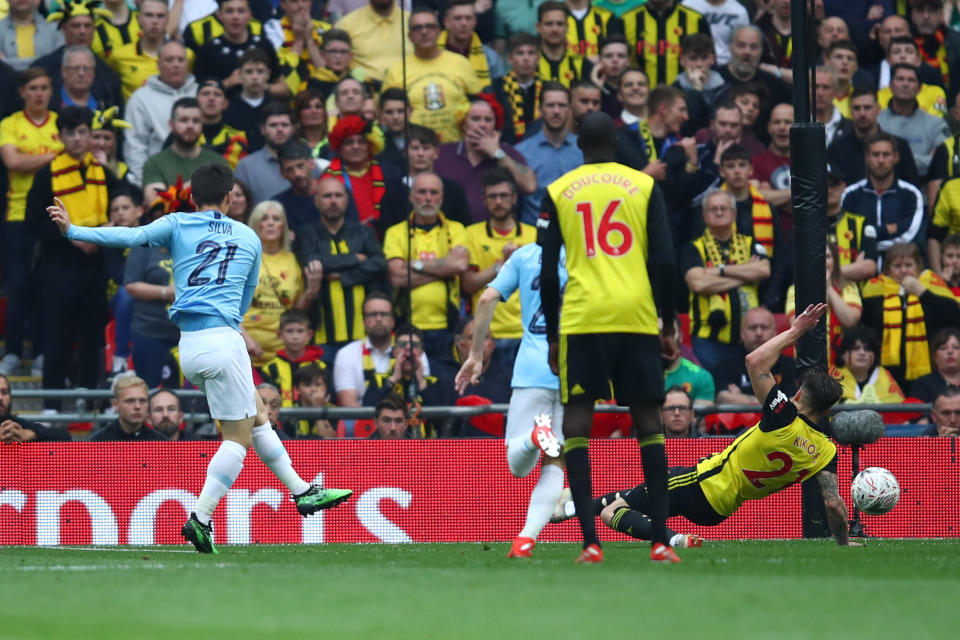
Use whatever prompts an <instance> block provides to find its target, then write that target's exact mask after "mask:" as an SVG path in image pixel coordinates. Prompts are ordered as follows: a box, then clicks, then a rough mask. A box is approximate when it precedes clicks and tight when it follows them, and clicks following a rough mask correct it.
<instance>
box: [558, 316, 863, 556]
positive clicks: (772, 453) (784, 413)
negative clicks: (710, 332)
mask: <svg viewBox="0 0 960 640" xmlns="http://www.w3.org/2000/svg"><path fill="white" fill-rule="evenodd" d="M826 310H827V305H826V304H822V303H821V304H818V305H810V306H808V307H807V309H806V311H804V312H803V313H801V314H800V315H798V316H797V319H796V321H795V322H794V323H793V326H792V327H791V328H790V329H787V330H786V331H784V332H782V333H780V334H779V335H777V336H775V337H773V338H771V339H770V340H768V341H767V342H765V343H764V344H762V345H761V346H760V347H758V348H757V349H756V350H754V351H753V352H751V353H750V354H749V355H748V356H747V358H746V365H747V371H748V372H749V374H750V380H751V382H752V383H753V391H754V393H755V394H756V396H757V399H758V400H760V401H761V402H762V403H763V414H762V417H761V418H760V421H759V422H758V423H757V424H756V425H754V426H753V427H751V428H750V429H749V430H748V431H746V432H745V433H744V434H743V435H741V436H740V437H739V438H737V439H736V440H734V441H733V443H732V444H730V446H728V447H727V448H726V449H724V450H723V451H720V452H718V453H714V454H713V455H710V456H707V457H706V458H703V459H702V460H700V462H698V463H697V465H696V466H694V467H673V468H671V469H670V482H669V495H670V515H671V516H683V517H684V518H686V519H687V520H690V521H691V522H693V523H694V524H698V525H701V526H707V527H709V526H714V525H717V524H720V523H721V522H723V521H724V520H726V519H727V518H728V517H730V516H731V515H733V513H734V512H735V511H736V510H737V509H739V508H740V505H742V504H743V503H744V502H746V501H747V500H760V499H762V498H766V497H767V496H769V495H771V494H774V493H776V492H777V491H780V490H781V489H785V488H786V487H789V486H790V485H792V484H795V483H797V482H803V481H805V480H809V479H810V478H812V477H816V479H817V482H818V483H819V484H820V491H821V493H822V495H823V501H824V505H825V506H826V509H827V522H828V524H829V526H830V532H831V533H832V534H833V537H834V539H836V541H837V544H839V545H843V546H846V545H850V546H859V543H856V542H851V541H850V539H849V536H848V533H847V507H846V505H845V504H844V503H843V499H842V498H841V497H840V493H839V491H838V489H837V446H836V445H835V444H834V443H833V442H832V441H831V440H830V438H829V437H827V434H825V433H824V432H822V431H821V430H820V428H819V427H818V426H817V424H818V423H819V422H820V421H821V420H823V419H824V418H826V417H827V415H828V414H829V413H830V407H832V406H833V405H834V404H836V402H837V401H838V400H839V399H840V397H841V395H842V394H843V389H842V388H841V386H840V382H839V381H837V380H836V379H835V378H833V376H831V375H830V374H829V373H828V372H827V370H826V369H824V368H822V367H811V368H810V369H807V370H806V371H804V372H803V374H801V376H800V379H801V386H800V390H799V391H797V393H796V394H794V396H793V397H792V398H788V397H787V394H786V393H784V391H783V389H781V388H780V385H778V384H776V382H775V380H774V377H773V374H772V373H771V372H770V368H771V367H772V366H773V364H774V363H776V362H777V360H778V359H779V358H780V354H781V352H782V351H783V350H784V349H785V348H787V347H789V346H790V345H792V344H794V343H796V341H797V340H799V339H800V336H802V335H803V334H805V333H806V332H807V331H809V330H810V329H812V328H813V327H815V326H816V324H817V322H818V320H819V319H820V317H821V316H822V315H823V314H824V313H825V312H826ZM568 464H569V463H568ZM648 487H649V485H647V484H641V485H639V486H637V487H634V488H633V489H630V490H629V491H623V492H615V493H609V494H607V495H604V496H601V497H599V498H597V499H596V500H594V502H593V511H592V512H591V514H596V515H599V516H600V519H601V520H602V521H603V523H604V524H606V525H607V526H608V527H610V528H611V529H614V530H616V531H619V532H621V533H625V534H627V535H628V536H632V537H634V538H638V539H640V540H647V539H649V538H650V537H651V536H652V535H653V529H652V527H651V523H650V519H649V517H648V515H647V514H648V513H649V511H648V510H649V509H650V502H651V499H650V496H649V495H648V491H649V488H648ZM569 502H570V500H569V498H567V497H566V496H564V497H562V498H561V505H560V506H558V513H557V514H555V518H554V519H553V521H555V522H556V521H559V520H563V519H566V518H568V517H571V516H572V515H573V514H572V513H571V509H570V506H569ZM670 535H671V538H672V541H673V542H674V544H675V546H689V547H699V546H701V545H702V543H703V540H702V539H701V538H700V537H699V536H697V535H683V534H677V533H675V532H671V534H670Z"/></svg>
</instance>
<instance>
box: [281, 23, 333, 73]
mask: <svg viewBox="0 0 960 640" xmlns="http://www.w3.org/2000/svg"><path fill="white" fill-rule="evenodd" d="M280 27H281V28H282V29H283V46H284V47H286V48H287V49H289V48H290V47H292V46H293V43H294V40H295V39H296V38H295V37H294V35H293V29H291V28H290V18H289V17H288V16H283V20H281V21H280ZM328 28H329V26H328V25H327V24H326V23H324V22H319V21H317V20H314V21H313V41H314V42H316V43H317V47H321V46H323V32H324V31H326V30H327V29H328ZM300 59H301V60H303V61H304V62H307V63H309V62H310V52H309V51H307V48H306V47H304V48H303V51H301V52H300Z"/></svg>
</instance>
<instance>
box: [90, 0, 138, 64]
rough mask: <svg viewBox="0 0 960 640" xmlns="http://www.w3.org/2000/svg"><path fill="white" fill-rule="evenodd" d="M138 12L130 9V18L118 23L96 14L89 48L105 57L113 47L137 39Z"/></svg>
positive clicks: (115, 47)
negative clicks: (124, 22)
mask: <svg viewBox="0 0 960 640" xmlns="http://www.w3.org/2000/svg"><path fill="white" fill-rule="evenodd" d="M139 13H140V12H139V11H137V10H135V9H132V10H131V11H130V19H129V20H127V22H126V24H120V25H116V24H113V23H112V22H110V21H109V20H107V19H106V18H104V17H103V16H97V22H96V26H95V27H94V28H93V42H92V43H91V44H90V49H92V50H93V52H94V53H95V54H97V55H98V56H100V57H101V58H103V59H107V58H108V56H109V55H110V54H111V53H112V52H113V50H114V49H117V48H119V47H122V46H123V45H125V44H129V43H131V42H135V41H136V40H138V39H139V38H140V20H139V19H138V18H137V14H139Z"/></svg>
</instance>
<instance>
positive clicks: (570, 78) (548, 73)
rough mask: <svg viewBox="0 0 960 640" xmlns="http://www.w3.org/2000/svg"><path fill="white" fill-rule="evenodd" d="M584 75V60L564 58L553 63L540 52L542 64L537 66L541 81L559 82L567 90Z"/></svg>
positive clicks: (572, 57) (571, 57) (573, 57)
mask: <svg viewBox="0 0 960 640" xmlns="http://www.w3.org/2000/svg"><path fill="white" fill-rule="evenodd" d="M582 75H583V58H580V57H579V56H577V57H575V56H563V58H561V59H560V60H557V61H553V60H550V59H549V58H547V56H545V55H543V52H542V51H541V52H540V63H539V64H538V65H537V76H539V77H540V79H541V80H553V81H554V82H559V83H560V84H562V85H563V86H565V87H566V88H567V89H569V88H570V85H571V84H573V83H574V82H576V81H577V80H579V79H580V78H581V76H582Z"/></svg>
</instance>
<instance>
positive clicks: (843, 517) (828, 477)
mask: <svg viewBox="0 0 960 640" xmlns="http://www.w3.org/2000/svg"><path fill="white" fill-rule="evenodd" d="M817 482H819V483H820V493H821V494H822V495H823V506H824V507H826V510H827V524H828V526H829V527H830V533H832V534H833V537H834V539H835V540H836V541H837V544H839V545H841V546H859V543H857V542H850V535H849V533H848V530H847V505H846V504H844V502H843V498H841V497H840V491H839V489H838V488H837V474H835V473H833V472H832V471H827V470H826V469H821V470H820V472H819V473H817Z"/></svg>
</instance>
